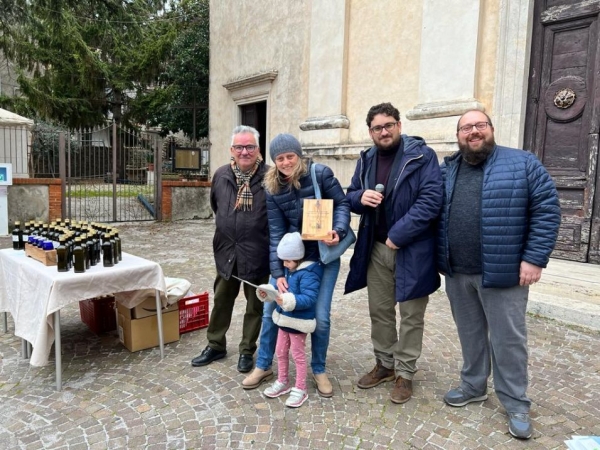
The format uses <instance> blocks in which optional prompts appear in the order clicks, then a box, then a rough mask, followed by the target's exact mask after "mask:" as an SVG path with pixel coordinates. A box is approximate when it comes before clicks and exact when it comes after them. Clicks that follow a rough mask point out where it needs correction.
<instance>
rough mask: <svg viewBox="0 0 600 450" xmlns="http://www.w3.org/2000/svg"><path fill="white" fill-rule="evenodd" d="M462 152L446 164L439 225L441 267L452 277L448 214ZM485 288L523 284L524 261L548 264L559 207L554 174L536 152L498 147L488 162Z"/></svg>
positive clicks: (483, 227)
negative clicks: (522, 266)
mask: <svg viewBox="0 0 600 450" xmlns="http://www.w3.org/2000/svg"><path fill="white" fill-rule="evenodd" d="M459 165H460V153H455V154H454V155H452V156H449V157H446V158H445V159H444V163H442V176H443V178H444V204H443V206H442V214H441V217H440V221H439V226H438V243H437V247H438V252H437V253H438V268H439V270H440V271H441V272H444V273H446V274H447V275H449V276H452V270H451V268H450V263H449V260H450V259H449V246H448V239H447V236H448V220H447V219H448V214H449V212H450V208H452V192H453V189H454V184H455V182H456V175H457V173H458V167H459ZM481 202H482V204H481V254H482V264H483V280H482V284H483V287H486V288H503V287H511V286H516V285H518V284H519V271H520V266H521V261H527V262H528V263H531V264H534V265H536V266H538V267H546V265H547V264H548V259H549V258H550V254H551V253H552V250H553V249H554V244H555V243H556V238H557V236H558V228H559V226H560V205H559V202H558V194H557V192H556V187H555V185H554V182H553V181H552V178H551V177H550V175H549V174H548V172H547V171H546V169H545V168H544V166H543V165H542V163H540V161H539V160H538V159H537V158H536V156H535V155H534V154H532V153H530V152H526V151H524V150H518V149H513V148H508V147H501V146H496V148H495V149H494V152H493V153H492V154H491V155H490V156H489V158H488V160H487V161H486V162H485V165H484V172H483V188H482V198H481Z"/></svg>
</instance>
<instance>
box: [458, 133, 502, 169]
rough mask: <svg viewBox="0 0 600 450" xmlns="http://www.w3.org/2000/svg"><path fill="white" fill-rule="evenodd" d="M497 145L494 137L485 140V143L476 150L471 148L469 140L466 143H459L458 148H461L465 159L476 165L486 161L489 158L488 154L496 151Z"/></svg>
mask: <svg viewBox="0 0 600 450" xmlns="http://www.w3.org/2000/svg"><path fill="white" fill-rule="evenodd" d="M495 146H496V141H494V138H491V139H489V140H487V139H486V140H484V142H483V144H482V145H481V148H480V149H479V150H476V151H474V150H471V149H470V148H469V144H468V142H467V143H465V144H462V143H460V142H459V143H458V149H459V150H460V152H461V154H462V157H463V159H464V160H465V161H466V162H467V163H469V164H471V165H472V166H476V165H478V164H481V163H482V162H483V161H485V160H486V159H487V158H488V156H490V155H491V153H492V152H493V151H494V147H495Z"/></svg>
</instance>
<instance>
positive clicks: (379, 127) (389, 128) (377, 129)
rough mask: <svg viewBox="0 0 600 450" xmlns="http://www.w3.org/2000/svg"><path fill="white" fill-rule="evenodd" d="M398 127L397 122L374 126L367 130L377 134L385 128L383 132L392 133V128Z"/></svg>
mask: <svg viewBox="0 0 600 450" xmlns="http://www.w3.org/2000/svg"><path fill="white" fill-rule="evenodd" d="M396 125H398V122H388V123H386V124H385V125H375V126H374V127H371V128H369V129H370V130H371V132H372V133H375V134H379V133H381V132H382V131H383V129H384V128H385V131H392V130H393V129H394V127H395V126H396Z"/></svg>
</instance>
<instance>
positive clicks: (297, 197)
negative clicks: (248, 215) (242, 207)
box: [267, 162, 350, 279]
mask: <svg viewBox="0 0 600 450" xmlns="http://www.w3.org/2000/svg"><path fill="white" fill-rule="evenodd" d="M310 164H313V163H312V162H309V166H308V173H307V174H306V175H304V176H302V177H301V178H300V189H293V188H292V189H287V188H284V189H283V190H282V191H281V192H280V193H278V194H275V195H273V194H271V193H269V192H267V217H268V218H269V239H270V243H269V261H270V269H271V276H272V277H273V278H275V279H277V278H280V277H283V276H284V270H283V269H284V268H283V263H282V262H281V260H280V259H279V258H278V257H277V245H279V241H281V238H282V237H283V235H284V234H285V233H293V232H294V231H297V232H299V233H302V214H303V208H302V206H303V205H302V201H303V200H304V199H305V198H313V199H314V198H315V190H314V188H313V184H312V179H311V176H310ZM315 169H316V170H315V174H316V176H317V181H318V183H319V186H320V188H321V197H322V198H328V199H332V200H333V229H334V230H335V231H336V232H337V234H338V235H339V236H340V240H342V239H344V237H345V236H346V233H347V230H348V227H349V226H350V205H349V204H348V200H346V196H345V195H344V190H343V189H342V186H341V185H340V182H339V181H338V180H337V178H335V176H334V175H333V171H332V170H331V169H330V168H329V167H327V166H324V165H322V164H317V165H316V167H315ZM304 248H305V253H304V259H305V260H310V261H318V260H319V246H318V244H317V241H304Z"/></svg>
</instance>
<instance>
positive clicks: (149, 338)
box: [117, 302, 179, 352]
mask: <svg viewBox="0 0 600 450" xmlns="http://www.w3.org/2000/svg"><path fill="white" fill-rule="evenodd" d="M162 321H163V337H164V343H165V344H168V343H169V342H175V341H178V340H179V310H178V309H176V310H175V311H171V312H167V313H164V312H163V314H162ZM117 329H118V331H119V340H120V341H121V343H122V344H123V345H124V346H125V347H127V349H128V350H129V351H130V352H137V351H139V350H144V349H147V348H152V347H157V346H158V319H157V316H156V314H155V315H153V316H147V317H144V318H142V319H134V318H132V310H131V309H128V308H126V307H125V306H123V305H122V304H120V303H118V302H117Z"/></svg>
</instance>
